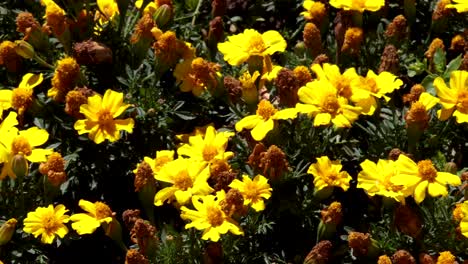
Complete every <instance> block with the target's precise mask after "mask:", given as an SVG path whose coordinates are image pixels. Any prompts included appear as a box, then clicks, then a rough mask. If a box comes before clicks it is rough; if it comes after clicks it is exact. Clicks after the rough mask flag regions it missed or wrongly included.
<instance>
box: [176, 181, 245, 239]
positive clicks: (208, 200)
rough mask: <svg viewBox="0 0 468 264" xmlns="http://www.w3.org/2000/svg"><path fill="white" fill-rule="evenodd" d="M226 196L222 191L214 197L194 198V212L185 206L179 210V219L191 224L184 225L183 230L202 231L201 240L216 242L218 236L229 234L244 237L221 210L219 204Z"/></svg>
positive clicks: (239, 229)
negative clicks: (188, 221)
mask: <svg viewBox="0 0 468 264" xmlns="http://www.w3.org/2000/svg"><path fill="white" fill-rule="evenodd" d="M225 197H226V194H225V193H224V191H223V190H221V191H219V192H217V193H216V196H215V195H206V196H198V195H197V196H194V197H192V204H193V207H195V209H196V210H191V209H188V208H187V207H185V206H182V208H181V211H182V213H181V215H180V216H181V217H182V219H184V220H190V221H191V223H188V224H186V225H185V228H186V229H188V228H192V227H193V228H196V229H198V230H204V231H203V235H202V239H203V240H211V241H213V242H217V241H218V240H219V238H220V235H223V234H226V233H227V232H231V233H232V234H234V235H244V232H243V231H242V229H241V228H240V226H239V224H238V223H236V222H235V221H234V220H233V219H232V218H230V217H229V216H227V215H226V213H225V212H224V211H223V210H221V207H220V202H221V201H222V200H224V199H225Z"/></svg>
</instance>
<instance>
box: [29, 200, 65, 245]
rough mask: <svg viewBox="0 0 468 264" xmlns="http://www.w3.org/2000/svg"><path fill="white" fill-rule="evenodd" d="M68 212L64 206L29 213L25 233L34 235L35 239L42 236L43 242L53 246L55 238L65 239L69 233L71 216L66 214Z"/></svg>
mask: <svg viewBox="0 0 468 264" xmlns="http://www.w3.org/2000/svg"><path fill="white" fill-rule="evenodd" d="M66 212H68V210H67V209H66V208H65V206H64V205H63V204H59V205H57V206H55V207H54V206H53V205H49V206H48V207H38V208H36V210H35V211H34V212H29V213H28V215H27V217H26V218H25V219H24V221H23V223H24V228H23V231H24V232H26V233H30V234H33V235H34V237H38V236H41V242H42V243H45V244H52V242H53V241H54V239H55V236H59V237H60V238H63V237H64V236H65V235H66V234H67V233H68V228H67V226H65V224H64V223H67V222H68V220H69V216H68V215H66V214H65V213H66Z"/></svg>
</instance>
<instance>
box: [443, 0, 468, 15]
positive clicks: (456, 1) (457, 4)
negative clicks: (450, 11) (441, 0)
mask: <svg viewBox="0 0 468 264" xmlns="http://www.w3.org/2000/svg"><path fill="white" fill-rule="evenodd" d="M452 1H453V3H452V4H449V5H446V6H445V8H456V9H457V12H458V13H463V12H468V1H467V0H452Z"/></svg>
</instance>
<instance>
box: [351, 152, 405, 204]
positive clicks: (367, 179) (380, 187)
mask: <svg viewBox="0 0 468 264" xmlns="http://www.w3.org/2000/svg"><path fill="white" fill-rule="evenodd" d="M361 168H362V171H361V172H360V173H359V174H358V183H357V188H361V189H364V190H365V191H366V193H367V194H368V195H370V196H374V195H376V194H377V195H381V196H385V197H389V198H393V199H395V200H396V201H398V202H404V200H405V197H404V194H403V192H402V190H403V188H404V186H403V185H396V184H394V183H392V181H391V179H392V178H393V177H394V176H395V175H396V173H397V172H396V166H395V162H394V161H393V160H381V159H379V161H378V162H377V164H375V163H374V162H372V161H370V160H367V159H366V160H365V161H363V162H362V163H361Z"/></svg>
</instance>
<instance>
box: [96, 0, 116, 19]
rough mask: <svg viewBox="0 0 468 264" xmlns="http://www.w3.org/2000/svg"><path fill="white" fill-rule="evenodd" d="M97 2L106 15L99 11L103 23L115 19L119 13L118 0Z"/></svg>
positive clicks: (100, 0) (99, 0)
mask: <svg viewBox="0 0 468 264" xmlns="http://www.w3.org/2000/svg"><path fill="white" fill-rule="evenodd" d="M96 3H97V6H98V8H99V10H101V12H102V15H104V17H103V16H102V15H101V13H97V14H98V18H99V21H100V23H101V24H104V23H106V22H107V21H109V20H113V19H114V17H115V16H116V15H119V6H118V5H117V1H116V0H96Z"/></svg>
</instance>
